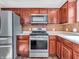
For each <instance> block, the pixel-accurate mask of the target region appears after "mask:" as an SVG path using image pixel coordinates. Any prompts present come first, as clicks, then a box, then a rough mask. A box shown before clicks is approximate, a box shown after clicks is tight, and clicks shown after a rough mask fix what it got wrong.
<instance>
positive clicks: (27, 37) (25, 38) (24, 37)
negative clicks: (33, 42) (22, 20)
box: [17, 35, 29, 40]
mask: <svg viewBox="0 0 79 59" xmlns="http://www.w3.org/2000/svg"><path fill="white" fill-rule="evenodd" d="M28 39H29V36H28V35H18V36H17V40H28Z"/></svg>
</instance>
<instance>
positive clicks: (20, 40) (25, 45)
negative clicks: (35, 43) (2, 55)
mask: <svg viewBox="0 0 79 59" xmlns="http://www.w3.org/2000/svg"><path fill="white" fill-rule="evenodd" d="M16 46H17V49H16V50H17V55H20V56H28V53H29V36H27V35H18V36H17V45H16Z"/></svg>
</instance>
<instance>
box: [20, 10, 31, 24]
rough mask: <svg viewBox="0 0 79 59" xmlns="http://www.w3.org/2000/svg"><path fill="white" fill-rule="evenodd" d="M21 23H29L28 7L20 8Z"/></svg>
mask: <svg viewBox="0 0 79 59" xmlns="http://www.w3.org/2000/svg"><path fill="white" fill-rule="evenodd" d="M20 16H21V24H22V25H23V24H29V23H30V9H21V15H20Z"/></svg>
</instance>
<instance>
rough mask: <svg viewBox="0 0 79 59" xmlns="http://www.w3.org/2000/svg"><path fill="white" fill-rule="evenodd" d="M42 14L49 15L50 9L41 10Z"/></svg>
mask: <svg viewBox="0 0 79 59" xmlns="http://www.w3.org/2000/svg"><path fill="white" fill-rule="evenodd" d="M40 14H48V9H46V8H40Z"/></svg>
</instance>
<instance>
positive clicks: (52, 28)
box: [22, 24, 64, 31]
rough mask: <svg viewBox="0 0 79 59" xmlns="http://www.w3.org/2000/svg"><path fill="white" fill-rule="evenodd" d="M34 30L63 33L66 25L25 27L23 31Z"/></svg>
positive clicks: (29, 25)
mask: <svg viewBox="0 0 79 59" xmlns="http://www.w3.org/2000/svg"><path fill="white" fill-rule="evenodd" d="M32 28H46V30H47V31H63V30H64V25H62V24H47V25H31V24H28V25H23V27H22V29H23V31H31V30H32Z"/></svg>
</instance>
